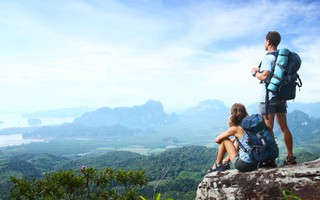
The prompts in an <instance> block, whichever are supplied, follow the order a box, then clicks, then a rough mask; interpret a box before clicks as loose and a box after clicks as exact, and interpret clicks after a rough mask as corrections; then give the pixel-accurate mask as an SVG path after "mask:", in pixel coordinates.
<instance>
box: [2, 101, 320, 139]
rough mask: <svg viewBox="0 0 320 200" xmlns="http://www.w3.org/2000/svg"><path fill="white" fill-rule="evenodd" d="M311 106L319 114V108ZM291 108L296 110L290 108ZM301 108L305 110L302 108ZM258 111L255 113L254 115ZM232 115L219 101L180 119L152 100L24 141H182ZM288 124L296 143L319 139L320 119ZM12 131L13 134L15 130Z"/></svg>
mask: <svg viewBox="0 0 320 200" xmlns="http://www.w3.org/2000/svg"><path fill="white" fill-rule="evenodd" d="M292 105H293V104H292ZM309 106H310V108H311V107H313V108H314V109H315V110H316V107H317V106H318V104H312V105H309ZM290 107H293V106H291V104H290ZM257 108H258V104H254V105H251V106H247V109H248V112H249V114H253V113H258V111H257ZM301 108H302V109H303V107H301ZM255 109H256V111H252V110H255ZM303 110H304V109H303ZM229 115H230V108H229V107H226V106H225V104H224V103H223V102H222V101H220V100H214V99H213V100H205V101H202V102H200V103H199V104H198V105H197V106H194V107H191V108H189V109H187V110H186V111H185V112H183V113H181V114H179V115H176V114H174V113H173V114H166V113H165V112H164V109H163V106H162V104H161V103H160V102H159V101H154V100H150V101H147V102H146V103H145V104H143V105H141V106H133V107H117V108H114V109H111V108H108V107H103V108H99V109H97V110H94V111H90V112H86V113H84V114H83V115H82V116H80V117H78V118H76V119H75V120H74V121H73V122H72V123H66V124H62V125H56V126H44V127H40V128H38V129H35V128H34V129H32V130H29V129H28V130H26V131H25V132H26V133H24V137H25V138H54V137H96V138H97V137H105V136H112V137H113V136H119V137H121V136H131V135H134V134H136V133H145V134H150V133H155V132H157V131H158V132H159V133H161V134H163V133H175V134H182V136H181V137H184V136H188V137H189V136H192V135H196V134H200V135H201V134H202V135H206V134H208V133H212V132H213V131H214V132H220V131H223V130H225V129H226V128H227V126H228V124H227V123H228V118H229ZM275 124H276V123H275ZM288 124H289V127H290V129H291V130H292V133H293V135H294V140H295V142H299V141H308V140H311V139H312V138H319V137H318V136H317V134H318V135H320V129H319V127H320V119H319V118H315V117H309V115H308V114H306V113H305V112H304V111H299V110H294V111H292V112H288ZM12 130H13V131H14V129H12ZM9 131H10V130H9V129H6V130H4V131H3V134H4V133H7V132H9ZM11 132H12V131H11ZM20 132H21V131H20ZM0 133H1V132H0ZM275 133H276V134H277V135H281V132H280V130H279V127H277V125H275ZM166 137H168V135H167V136H166ZM280 137H282V136H280ZM319 141H320V138H319Z"/></svg>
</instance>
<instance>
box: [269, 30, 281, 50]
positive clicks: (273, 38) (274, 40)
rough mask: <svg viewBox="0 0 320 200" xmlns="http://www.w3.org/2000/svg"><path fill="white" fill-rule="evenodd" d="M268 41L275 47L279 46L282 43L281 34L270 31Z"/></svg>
mask: <svg viewBox="0 0 320 200" xmlns="http://www.w3.org/2000/svg"><path fill="white" fill-rule="evenodd" d="M266 40H269V42H270V43H271V44H272V45H273V46H278V45H279V44H280V41H281V36H280V33H278V32H277V31H269V32H268V34H267V35H266Z"/></svg>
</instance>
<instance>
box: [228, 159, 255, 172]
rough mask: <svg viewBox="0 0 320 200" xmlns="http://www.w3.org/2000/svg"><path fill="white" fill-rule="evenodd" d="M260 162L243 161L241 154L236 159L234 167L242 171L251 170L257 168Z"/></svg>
mask: <svg viewBox="0 0 320 200" xmlns="http://www.w3.org/2000/svg"><path fill="white" fill-rule="evenodd" d="M257 166H258V163H246V162H244V161H242V160H241V159H240V158H239V156H237V157H236V158H235V159H234V168H236V169H237V170H239V171H240V172H251V171H253V170H255V169H257Z"/></svg>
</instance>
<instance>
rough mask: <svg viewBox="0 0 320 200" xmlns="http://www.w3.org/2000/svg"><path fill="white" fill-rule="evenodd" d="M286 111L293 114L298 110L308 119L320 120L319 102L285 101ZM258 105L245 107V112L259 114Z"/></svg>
mask: <svg viewBox="0 0 320 200" xmlns="http://www.w3.org/2000/svg"><path fill="white" fill-rule="evenodd" d="M287 105H288V107H287V111H288V113H291V112H293V111H294V110H300V111H302V112H304V113H306V114H307V115H309V116H310V117H315V118H320V102H314V103H301V102H294V101H287ZM258 108H259V103H258V102H257V103H254V104H252V105H248V106H247V110H248V112H249V114H253V113H258V112H259V109H258Z"/></svg>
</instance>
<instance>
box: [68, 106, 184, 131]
mask: <svg viewBox="0 0 320 200" xmlns="http://www.w3.org/2000/svg"><path fill="white" fill-rule="evenodd" d="M177 119H178V117H177V116H176V114H174V113H173V114H171V115H168V114H166V113H165V112H164V110H163V106H162V104H161V103H160V102H159V101H153V100H150V101H148V102H146V103H145V104H144V105H142V106H134V107H130V108H128V107H118V108H115V109H110V108H108V107H104V108H99V109H97V110H95V111H92V112H87V113H85V114H83V115H82V116H81V117H79V118H76V119H75V120H74V121H73V123H75V124H83V125H86V126H89V127H100V126H112V125H121V126H125V127H128V128H133V129H135V128H142V129H144V128H152V127H154V126H159V125H166V124H170V123H174V122H175V121H177Z"/></svg>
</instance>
